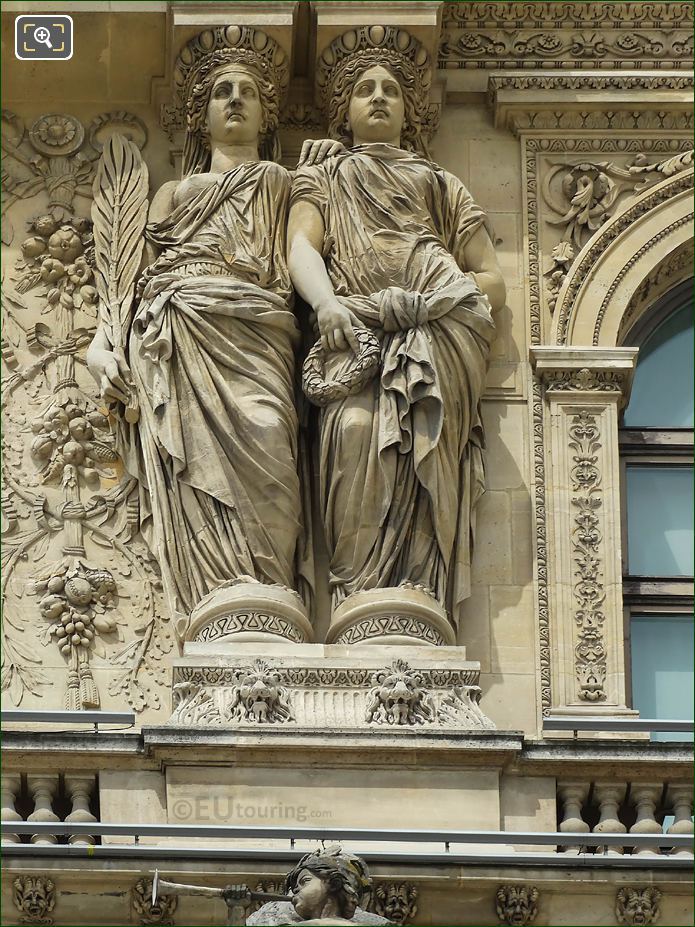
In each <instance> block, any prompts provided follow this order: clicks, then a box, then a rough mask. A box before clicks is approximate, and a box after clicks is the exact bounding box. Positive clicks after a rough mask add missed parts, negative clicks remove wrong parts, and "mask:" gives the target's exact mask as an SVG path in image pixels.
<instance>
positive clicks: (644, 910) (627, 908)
mask: <svg viewBox="0 0 695 927" xmlns="http://www.w3.org/2000/svg"><path fill="white" fill-rule="evenodd" d="M659 897H660V892H659V891H658V889H649V888H646V889H621V890H620V891H619V892H618V916H619V919H620V922H621V923H622V924H635V925H636V927H646V925H647V924H653V923H654V922H655V921H656V919H657V916H658V915H657V904H658V901H659Z"/></svg>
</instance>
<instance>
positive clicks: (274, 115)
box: [183, 50, 281, 177]
mask: <svg viewBox="0 0 695 927" xmlns="http://www.w3.org/2000/svg"><path fill="white" fill-rule="evenodd" d="M211 57H213V58H214V57H216V58H217V59H218V60H219V63H218V64H217V65H216V66H215V64H214V61H213V67H212V68H210V69H209V70H208V71H207V73H206V74H205V76H204V77H203V79H202V80H201V81H200V82H199V83H196V84H194V85H193V87H192V88H191V91H190V94H189V96H188V99H187V100H186V140H185V142H184V147H183V176H184V177H188V176H189V175H190V174H201V173H204V172H205V171H208V170H210V158H211V152H210V138H209V135H208V132H207V128H206V125H205V120H206V117H207V111H208V105H209V103H210V96H211V94H212V87H213V84H214V83H215V80H216V78H217V77H219V75H220V74H221V73H222V72H223V71H225V70H227V69H230V68H239V69H243V70H245V71H248V72H249V73H250V74H251V76H252V77H253V79H254V81H255V83H256V86H257V87H258V93H259V96H260V99H261V107H262V109H263V121H262V123H261V128H260V132H259V144H258V154H259V157H260V158H261V160H262V161H279V160H280V157H281V151H280V142H279V140H278V137H277V129H278V122H279V119H280V90H279V88H278V87H277V86H276V85H275V84H274V83H273V82H272V81H271V80H269V79H268V77H266V76H265V75H264V74H263V73H262V71H261V70H260V69H259V68H258V67H254V61H253V56H252V55H249V54H244V53H243V52H237V53H236V54H234V55H233V56H231V55H230V54H229V52H226V51H224V50H221V51H219V52H218V53H216V55H215V56H211Z"/></svg>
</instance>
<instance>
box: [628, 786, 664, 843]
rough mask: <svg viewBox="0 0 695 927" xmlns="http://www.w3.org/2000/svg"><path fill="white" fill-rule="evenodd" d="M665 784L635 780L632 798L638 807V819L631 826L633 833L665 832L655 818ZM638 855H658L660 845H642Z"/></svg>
mask: <svg viewBox="0 0 695 927" xmlns="http://www.w3.org/2000/svg"><path fill="white" fill-rule="evenodd" d="M662 788H663V786H662V785H661V783H660V782H633V783H632V794H631V798H632V801H633V803H634V805H635V808H636V809H637V820H636V821H635V823H634V824H633V825H632V827H631V828H630V833H631V834H659V835H661V834H662V833H663V831H662V829H661V825H660V824H659V823H658V821H657V820H656V818H655V814H656V805H657V802H658V801H659V798H660V797H661V792H662ZM636 855H637V856H658V855H659V848H658V847H649V846H646V847H641V848H640V849H638V850H637V851H636Z"/></svg>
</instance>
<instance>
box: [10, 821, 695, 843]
mask: <svg viewBox="0 0 695 927" xmlns="http://www.w3.org/2000/svg"><path fill="white" fill-rule="evenodd" d="M0 824H1V827H2V833H3V834H18V835H19V834H29V835H32V836H33V835H35V834H37V835H43V834H45V835H52V836H58V835H67V836H79V835H80V834H88V835H90V836H92V837H94V836H100V837H134V838H135V839H136V840H139V839H140V838H141V837H186V838H197V839H206V838H207V839H218V840H219V839H225V838H228V839H237V840H256V839H261V840H289V841H290V843H291V845H294V843H295V841H297V840H337V841H341V840H351V841H365V842H367V843H369V842H378V841H381V842H384V843H443V844H444V846H445V848H448V847H449V845H450V844H452V843H477V844H489V845H495V844H501V845H511V846H514V845H517V844H526V845H529V844H530V845H535V846H570V847H573V846H591V847H595V846H601V847H603V846H606V847H607V846H611V847H635V848H637V849H640V848H642V847H646V848H651V847H672V848H674V849H686V850H687V849H690V848H692V846H693V839H694V838H693V836H692V835H688V834H685V835H683V834H673V835H669V834H585V833H579V834H574V833H572V834H569V833H560V832H552V831H551V832H546V833H539V832H528V831H490V830H485V831H474V830H463V831H448V830H377V829H372V828H353V827H276V826H273V825H268V826H267V827H266V826H255V827H251V826H246V825H241V826H236V825H232V824H219V825H217V824H200V825H198V824H103V823H101V822H100V821H95V822H94V823H85V824H69V823H67V822H64V821H63V822H61V821H57V822H39V821H35V822H32V821H2V822H0ZM4 845H5V846H6V844H4ZM15 845H16V844H15Z"/></svg>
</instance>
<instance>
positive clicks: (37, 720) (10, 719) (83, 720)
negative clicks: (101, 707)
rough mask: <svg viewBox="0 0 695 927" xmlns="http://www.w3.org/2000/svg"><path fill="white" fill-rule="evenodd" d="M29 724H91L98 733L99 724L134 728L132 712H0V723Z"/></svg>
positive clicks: (13, 710) (133, 714) (18, 710)
mask: <svg viewBox="0 0 695 927" xmlns="http://www.w3.org/2000/svg"><path fill="white" fill-rule="evenodd" d="M18 722H19V723H31V724H93V725H94V730H95V732H96V733H97V734H98V733H99V725H100V724H121V725H126V726H127V727H135V712H134V711H30V710H26V711H25V710H20V709H17V710H15V709H12V710H9V711H0V723H2V724H6V723H8V724H9V723H14V724H16V723H18Z"/></svg>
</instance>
